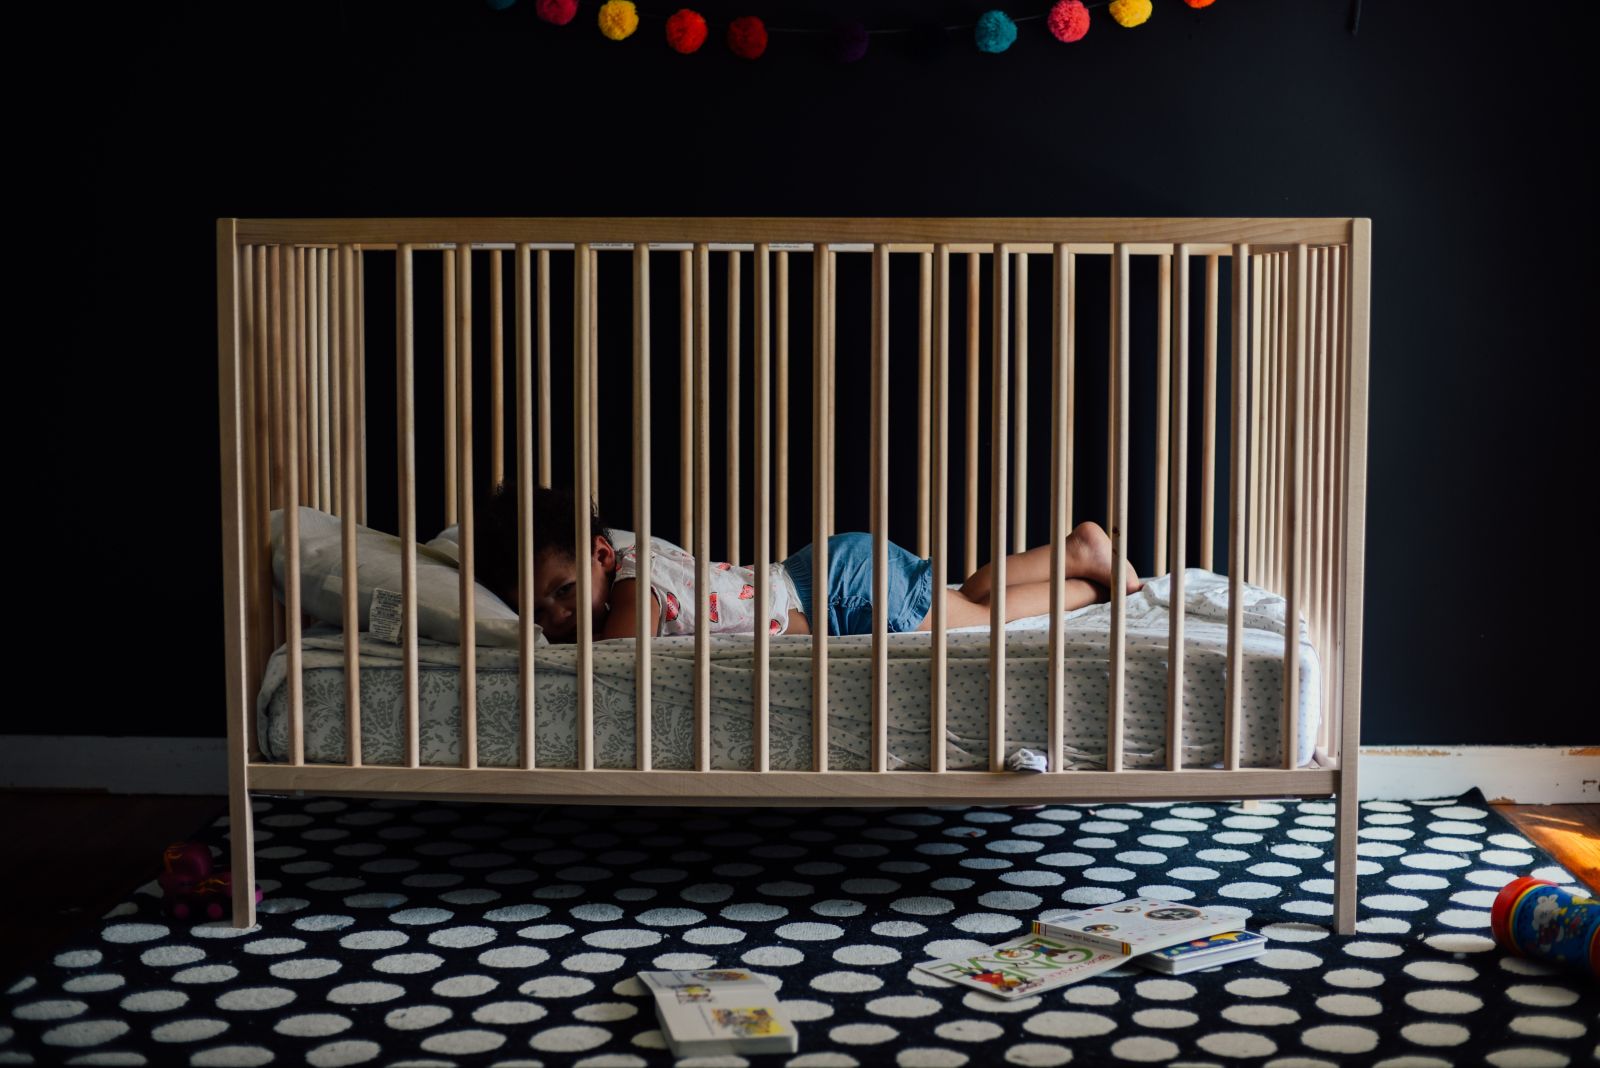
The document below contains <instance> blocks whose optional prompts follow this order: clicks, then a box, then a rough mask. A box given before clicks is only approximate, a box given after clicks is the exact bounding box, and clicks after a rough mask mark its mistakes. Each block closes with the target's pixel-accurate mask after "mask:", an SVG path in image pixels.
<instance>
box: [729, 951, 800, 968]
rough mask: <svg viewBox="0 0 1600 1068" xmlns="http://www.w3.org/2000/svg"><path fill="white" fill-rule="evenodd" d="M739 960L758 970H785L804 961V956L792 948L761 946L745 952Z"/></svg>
mask: <svg viewBox="0 0 1600 1068" xmlns="http://www.w3.org/2000/svg"><path fill="white" fill-rule="evenodd" d="M739 959H740V960H742V961H744V962H745V963H746V964H753V965H755V966H756V967H758V968H787V967H789V966H790V965H792V964H799V963H800V962H801V961H803V960H805V959H806V955H805V954H804V953H802V952H800V951H799V950H798V949H795V948H794V947H793V946H762V947H761V948H759V949H751V950H747V951H746V952H745V953H743V954H742V955H741V956H740V957H739Z"/></svg>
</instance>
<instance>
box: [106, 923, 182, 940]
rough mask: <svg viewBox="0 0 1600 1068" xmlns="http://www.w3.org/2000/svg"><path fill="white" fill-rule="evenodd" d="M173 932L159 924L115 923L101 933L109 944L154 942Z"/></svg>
mask: <svg viewBox="0 0 1600 1068" xmlns="http://www.w3.org/2000/svg"><path fill="white" fill-rule="evenodd" d="M171 933H172V932H171V931H169V930H168V929H167V928H166V927H164V926H162V925H161V924H159V923H114V924H111V925H110V926H109V927H106V928H105V929H104V930H102V931H101V932H100V937H101V938H104V939H105V940H106V941H107V942H118V943H122V944H124V945H126V944H128V943H131V942H154V941H155V940H156V939H158V938H164V937H166V936H167V935H168V934H171Z"/></svg>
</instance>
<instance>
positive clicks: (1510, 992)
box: [1505, 983, 1578, 1009]
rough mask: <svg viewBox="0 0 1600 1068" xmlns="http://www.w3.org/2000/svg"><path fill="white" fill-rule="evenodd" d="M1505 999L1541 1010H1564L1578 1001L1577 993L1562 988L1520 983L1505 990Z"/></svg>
mask: <svg viewBox="0 0 1600 1068" xmlns="http://www.w3.org/2000/svg"><path fill="white" fill-rule="evenodd" d="M1505 993H1506V997H1508V998H1510V999H1511V1000H1512V1001H1515V1002H1516V1003H1517V1004H1518V1005H1533V1006H1536V1007H1538V1008H1541V1009H1554V1008H1564V1007H1565V1006H1567V1005H1571V1004H1572V1003H1573V1002H1575V1001H1577V1000H1578V993H1577V991H1575V990H1569V989H1568V988H1566V987H1564V986H1544V985H1539V984H1533V983H1522V984H1519V985H1517V986H1511V987H1507V988H1506V992H1505Z"/></svg>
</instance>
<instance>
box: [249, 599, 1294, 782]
mask: <svg viewBox="0 0 1600 1068" xmlns="http://www.w3.org/2000/svg"><path fill="white" fill-rule="evenodd" d="M1170 589H1171V577H1170V576H1162V577H1160V578H1156V579H1151V580H1148V581H1147V582H1146V584H1145V586H1144V588H1143V589H1142V590H1140V591H1139V592H1138V593H1136V594H1133V595H1132V596H1130V597H1129V598H1128V599H1127V626H1126V633H1127V641H1126V649H1127V690H1126V695H1127V697H1126V711H1125V713H1124V719H1123V733H1124V748H1123V766H1124V767H1129V768H1140V767H1161V766H1164V765H1165V763H1166V743H1165V733H1166V692H1167V685H1166V679H1167V628H1168V603H1169V593H1170ZM1227 601H1228V580H1227V578H1226V577H1225V576H1221V575H1216V574H1213V573H1211V572H1209V571H1204V570H1201V569H1198V568H1191V569H1189V570H1188V572H1187V573H1186V596H1185V602H1186V606H1187V608H1186V611H1187V615H1186V619H1185V634H1186V639H1187V640H1186V654H1185V659H1184V722H1183V745H1184V752H1183V760H1184V764H1185V765H1187V766H1210V765H1213V764H1218V763H1220V760H1221V756H1222V741H1223V701H1224V679H1225V668H1226V662H1227ZM1110 608H1111V606H1110V605H1109V604H1100V605H1090V606H1088V607H1086V608H1082V609H1079V610H1077V611H1075V612H1070V613H1067V614H1066V616H1065V617H1063V621H1064V627H1063V636H1064V638H1065V664H1066V671H1065V687H1066V705H1067V711H1066V731H1065V735H1066V738H1065V746H1064V749H1063V751H1062V753H1061V754H1059V758H1060V759H1061V760H1062V761H1064V762H1065V766H1067V767H1075V768H1100V767H1104V766H1105V755H1106V751H1105V737H1106V702H1107V692H1108V678H1109V667H1108V665H1109V661H1108V655H1107V638H1108V634H1109V628H1110V619H1111V613H1110ZM1286 609H1287V605H1286V603H1285V601H1284V599H1283V598H1282V597H1279V596H1278V595H1276V594H1273V593H1270V592H1268V591H1267V590H1264V589H1261V588H1260V587H1255V586H1248V585H1247V586H1246V587H1245V603H1244V626H1245V631H1244V680H1243V681H1244V687H1243V705H1244V712H1243V730H1242V733H1241V744H1240V760H1241V762H1242V763H1243V764H1244V765H1246V766H1278V764H1279V762H1280V761H1281V759H1282V757H1281V753H1282V728H1283V712H1282V708H1283V705H1282V693H1283V650H1284V644H1283V643H1284V639H1283V635H1284V633H1285V631H1286V627H1285V619H1286V616H1287V613H1286ZM1299 637H1300V642H1299V646H1300V657H1299V660H1300V687H1299V690H1300V709H1301V714H1300V725H1299V737H1298V739H1297V741H1298V747H1297V753H1298V756H1299V763H1300V764H1301V765H1305V764H1307V763H1308V762H1310V760H1311V758H1312V753H1313V750H1314V748H1315V744H1316V737H1317V730H1318V726H1319V709H1320V700H1319V694H1320V692H1321V685H1322V675H1321V669H1320V664H1319V662H1318V658H1317V654H1316V650H1314V649H1313V648H1312V647H1311V643H1310V639H1309V637H1308V634H1307V630H1306V626H1305V621H1304V620H1303V619H1302V620H1301V621H1300V627H1299ZM989 642H990V633H989V629H988V628H987V627H968V628H961V629H957V630H952V631H951V632H950V636H949V642H948V648H949V658H948V663H949V684H948V686H949V688H948V718H947V731H946V737H945V752H946V762H947V767H948V768H950V769H951V770H963V769H986V768H987V767H988V765H989V752H988V751H989V714H988V706H989V701H988V690H989ZM303 645H304V650H305V652H304V678H305V726H306V731H305V758H306V760H307V761H308V762H312V763H338V762H341V761H343V760H344V758H345V741H344V734H345V712H344V644H343V634H342V633H341V632H340V631H339V630H338V629H337V628H330V627H320V626H319V627H314V628H309V629H308V630H307V631H306V632H305V635H304V638H303ZM929 646H930V636H929V635H927V634H893V635H890V636H889V647H890V648H889V657H890V659H889V706H890V707H889V757H890V760H889V763H890V767H891V768H911V769H917V768H926V767H927V766H928V749H929V746H928V741H929V738H928V733H929V716H928V696H929V663H930V659H931V657H930V649H929ZM751 648H752V640H751V638H749V637H747V636H744V635H728V634H724V635H716V636H714V640H713V642H712V652H711V693H712V698H711V741H712V755H711V766H712V767H713V768H715V769H732V770H737V769H748V768H750V767H751V764H752V762H751V757H752V752H751V746H752V742H751V736H752V731H751V708H752V702H751V698H750V692H751V683H752V678H753V671H752V668H751V655H750V651H751ZM828 649H829V653H828V678H829V687H828V690H829V697H828V723H829V764H830V767H832V768H834V769H838V770H852V769H855V770H866V769H867V768H868V767H869V766H870V764H869V761H870V758H871V713H870V698H871V678H872V664H871V654H872V638H871V636H870V635H852V636H850V637H834V638H830V639H829V642H828ZM418 653H419V660H420V668H419V673H418V674H419V690H420V702H419V703H420V714H421V721H420V735H421V748H422V753H421V759H422V763H424V764H440V765H459V764H460V762H461V749H460V735H461V731H460V720H461V711H460V690H459V685H458V680H459V666H458V657H459V655H460V650H459V648H458V647H457V646H454V645H444V644H438V643H433V642H426V641H423V642H419V650H418ZM401 654H402V650H401V647H400V646H398V645H391V644H388V643H385V642H381V641H378V640H376V639H374V638H372V637H371V635H369V634H362V635H361V661H360V663H361V737H362V756H363V760H364V761H365V762H367V763H372V764H383V763H388V764H398V763H400V762H401V761H402V760H403V755H404V742H405V730H404V708H405V704H404V693H403V683H404V668H403V661H402V659H401ZM536 656H537V659H536V661H535V687H536V689H535V733H534V741H535V746H536V761H537V764H538V765H540V766H543V767H572V766H574V765H575V763H576V758H577V687H576V676H575V665H576V659H577V650H576V648H575V647H573V646H556V645H552V646H544V647H541V648H539V649H538V651H537V654H536ZM518 657H519V653H518V650H516V649H501V648H490V647H485V646H480V647H479V648H478V650H477V669H478V670H477V678H478V692H477V708H478V712H477V730H478V763H479V764H480V765H483V766H488V767H497V766H498V767H514V766H519V765H520V763H521V749H520V747H521V713H520V709H519V699H518V694H519V690H520V682H519V669H518ZM1048 657H1049V617H1048V616H1035V617H1030V618H1028V619H1021V620H1016V621H1014V622H1012V623H1009V624H1007V626H1006V735H1007V737H1006V741H1007V749H1008V752H1010V751H1015V750H1016V749H1017V748H1019V747H1024V746H1025V747H1027V748H1029V749H1033V750H1036V751H1039V752H1044V751H1046V750H1047V749H1048V743H1047V739H1048V730H1047V725H1046V718H1047V717H1046V709H1047V689H1046V685H1047V681H1048V677H1049V676H1048V672H1049V659H1048ZM593 663H594V668H593V676H594V721H595V748H594V753H595V765H596V766H597V767H602V768H629V767H632V766H633V759H634V724H635V713H634V687H633V668H634V642H633V639H618V640H613V641H607V642H597V643H595V645H594V661H593ZM287 664H288V661H287V655H286V650H285V648H279V649H278V650H277V651H276V652H275V653H273V655H272V658H271V660H270V662H269V663H268V666H267V671H266V674H265V676H264V678H263V680H262V685H261V690H260V692H259V694H258V696H257V701H256V708H257V713H258V718H257V730H258V738H259V742H260V745H261V750H262V753H263V758H264V759H266V760H269V761H283V760H286V759H287V754H288V687H287ZM693 678H694V639H693V638H692V637H677V638H657V639H656V640H655V642H654V653H653V656H652V680H651V682H652V748H653V761H654V764H655V766H656V767H658V768H685V769H686V768H691V767H693V735H694V706H693V699H694V686H693ZM770 680H771V681H770V688H771V690H770V692H771V698H770V711H769V716H768V722H769V731H770V737H771V766H772V767H773V768H774V769H777V770H803V769H808V768H810V767H811V748H812V746H811V737H812V735H811V638H810V636H807V635H779V636H776V637H774V638H772V639H771V645H770ZM1051 763H1052V764H1053V765H1054V764H1055V763H1056V762H1055V760H1052V762H1051Z"/></svg>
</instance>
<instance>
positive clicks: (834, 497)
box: [826, 245, 839, 531]
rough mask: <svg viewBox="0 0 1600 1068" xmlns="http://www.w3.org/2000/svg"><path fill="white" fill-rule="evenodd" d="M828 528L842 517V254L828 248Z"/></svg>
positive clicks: (833, 528) (833, 525)
mask: <svg viewBox="0 0 1600 1068" xmlns="http://www.w3.org/2000/svg"><path fill="white" fill-rule="evenodd" d="M827 312H828V330H827V334H826V339H827V342H828V529H829V530H830V531H831V530H836V529H838V526H837V523H836V522H835V520H836V518H837V516H838V514H839V254H838V252H837V251H836V250H835V249H834V248H833V246H831V245H829V246H828V303H827Z"/></svg>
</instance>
